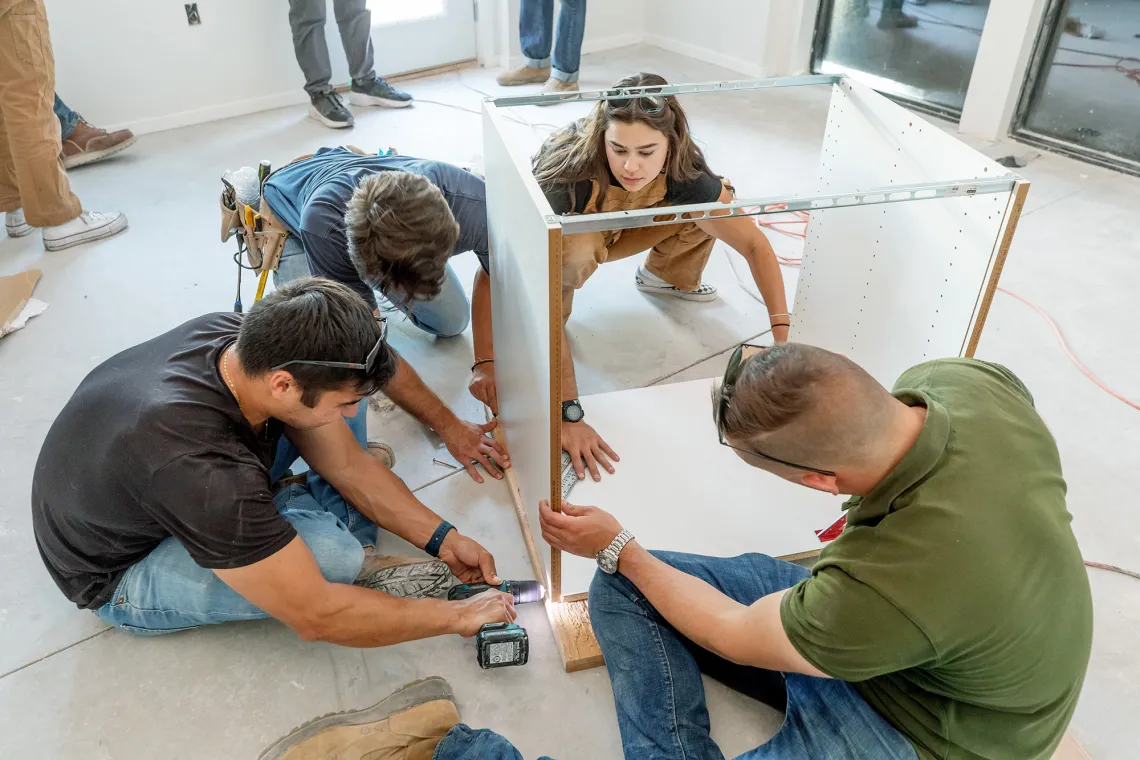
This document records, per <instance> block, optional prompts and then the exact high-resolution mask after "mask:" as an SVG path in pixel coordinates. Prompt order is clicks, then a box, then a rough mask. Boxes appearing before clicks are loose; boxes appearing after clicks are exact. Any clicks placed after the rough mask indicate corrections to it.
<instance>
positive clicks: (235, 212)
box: [219, 188, 289, 274]
mask: <svg viewBox="0 0 1140 760" xmlns="http://www.w3.org/2000/svg"><path fill="white" fill-rule="evenodd" d="M219 205H220V206H221V210H222V242H223V243H225V242H226V241H228V240H229V239H230V238H231V237H233V236H234V235H240V236H241V239H242V242H243V243H244V244H243V245H239V246H238V250H239V252H241V253H244V254H245V259H246V263H247V264H248V265H249V266H250V267H251V268H252V269H254V270H255V271H256V272H257V273H258V274H261V273H262V272H265V271H274V270H276V269H277V265H278V263H280V261H281V249H282V248H284V247H285V238H286V237H288V236H289V230H288V229H286V228H285V225H284V224H282V223H281V220H280V219H278V218H277V217H276V216H275V215H274V214H273V211H272V209H270V208H269V204H268V203H266V202H265V198H262V199H261V204H260V206H261V208H260V210H254V208H253V207H252V206H249V205H246V204H243V203H238V202H237V199H236V198H234V197H233V194H232V193H231V192H230V191H229V189H228V188H227V189H225V190H223V191H222V196H221V198H220V199H219Z"/></svg>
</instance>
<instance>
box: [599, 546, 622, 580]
mask: <svg viewBox="0 0 1140 760" xmlns="http://www.w3.org/2000/svg"><path fill="white" fill-rule="evenodd" d="M617 566H618V563H617V557H615V556H614V555H613V553H611V552H610V551H608V550H606V551H601V552H598V567H600V568H601V569H602V572H603V573H606V574H607V575H613V574H614V573H616V572H617Z"/></svg>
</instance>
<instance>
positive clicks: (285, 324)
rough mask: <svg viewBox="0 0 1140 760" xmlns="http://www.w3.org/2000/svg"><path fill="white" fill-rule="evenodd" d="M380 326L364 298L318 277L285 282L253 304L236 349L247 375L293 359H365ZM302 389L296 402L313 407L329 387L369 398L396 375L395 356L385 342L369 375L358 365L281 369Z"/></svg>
mask: <svg viewBox="0 0 1140 760" xmlns="http://www.w3.org/2000/svg"><path fill="white" fill-rule="evenodd" d="M380 335H381V326H380V323H379V322H378V321H377V320H376V317H375V316H373V314H372V310H371V309H370V308H369V307H368V305H367V304H366V303H364V299H362V298H361V297H360V296H358V295H357V294H356V293H353V292H352V291H351V290H350V289H349V288H347V287H345V286H344V285H341V284H340V283H338V282H333V281H332V280H326V279H323V278H320V277H303V278H301V279H298V280H294V281H292V282H289V283H287V284H285V285H283V286H281V287H280V288H278V289H277V290H275V291H274V292H272V293H270V294H269V295H267V296H266V297H265V298H263V299H261V300H260V301H258V302H257V303H256V304H254V306H253V308H252V309H251V310H250V312H249V314H246V315H245V318H244V319H242V323H241V329H240V330H239V331H238V339H237V353H238V358H239V359H240V360H241V364H242V367H243V368H244V370H245V371H246V373H247V374H249V375H252V376H255V377H256V376H259V375H263V374H265V373H266V372H269V371H270V370H272V369H273V368H274V367H277V366H280V365H282V364H285V363H286V362H289V361H294V360H297V359H305V360H309V361H331V362H354V363H361V364H363V363H364V360H365V359H366V358H367V356H368V353H369V352H370V351H371V350H372V348H373V347H374V346H375V345H376V341H377V340H378V339H379V338H380ZM284 369H285V370H286V371H288V372H289V374H291V375H292V376H293V379H294V380H296V381H297V385H298V386H299V387H300V389H301V402H302V403H303V404H305V405H306V406H308V407H314V406H316V405H317V403H318V402H319V401H320V397H321V395H322V394H324V393H325V392H326V391H330V390H348V389H350V390H352V391H353V392H355V393H359V394H360V395H361V396H371V395H372V394H373V393H376V392H377V391H380V390H383V388H384V386H386V385H387V384H388V382H389V381H390V380H391V379H392V377H393V376H394V375H395V374H396V355H395V354H394V353H393V352H392V351H391V349H389V348H388V345H387V343H384V344H383V345H382V346H381V347H380V353H379V354H378V355H377V357H376V362H375V364H374V365H373V367H372V371H371V372H370V373H365V372H364V371H363V370H358V369H345V368H337V367H322V366H318V365H313V364H290V365H289V366H288V367H285V368H284Z"/></svg>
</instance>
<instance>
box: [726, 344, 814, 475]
mask: <svg viewBox="0 0 1140 760" xmlns="http://www.w3.org/2000/svg"><path fill="white" fill-rule="evenodd" d="M767 348H769V346H756V345H753V344H751V343H742V344H741V345H739V346H737V347H736V350H735V351H733V352H732V356H730V357H729V358H728V366H727V367H726V368H725V370H724V380H723V381H722V382H721V386H720V406H719V407H717V410H716V434H717V438H718V439H719V440H720V445H721V446H727V447H728V448H730V449H732V450H733V451H739V452H742V453H744V454H751V455H752V456H754V457H760V458H761V459H764V460H766V461H769V462H775V463H776V464H782V465H784V466H785V467H794V468H795V469H797V470H807V471H808V472H814V473H816V474H818V475H830V476H832V477H834V476H835V473H834V472H832V471H831V470H820V469H817V468H815V467H808V466H807V465H803V464H796V463H795V462H787V461H785V460H783V459H777V458H776V457H770V456H768V455H767V454H762V453H760V452H759V451H756V450H755V449H742V448H739V447H737V446H733V445H732V444H731V443H729V442H728V441H726V440H724V417H725V415H726V414H727V413H728V404H729V402H730V401H731V400H732V394H733V391H734V390H736V381H737V380H738V379H739V378H740V368H741V367H742V366H743V365H744V360H745V359H748V358H751V357H753V356H755V355H756V354H758V353H760V352H761V351H763V350H765V349H767ZM745 351H748V354H747V355H745Z"/></svg>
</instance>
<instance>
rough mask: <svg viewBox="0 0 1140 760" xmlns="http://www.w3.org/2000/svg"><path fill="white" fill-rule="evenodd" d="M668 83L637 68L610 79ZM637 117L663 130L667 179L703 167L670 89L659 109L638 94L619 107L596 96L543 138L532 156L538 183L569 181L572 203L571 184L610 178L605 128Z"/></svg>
mask: <svg viewBox="0 0 1140 760" xmlns="http://www.w3.org/2000/svg"><path fill="white" fill-rule="evenodd" d="M668 85H669V83H668V82H666V81H665V78H664V77H661V76H659V75H657V74H645V73H639V74H634V75H633V76H628V77H626V78H625V79H622V80H621V81H618V82H615V83H614V88H615V89H616V88H627V87H666V86H668ZM615 121H617V122H621V123H622V124H634V123H637V122H641V123H642V124H645V125H646V126H648V127H650V128H651V129H655V130H657V131H658V132H660V133H661V134H663V135H665V137H666V139H668V141H669V156H668V157H667V158H666V160H665V173H666V176H667V177H668V179H669V180H670V181H673V182H678V181H685V180H693V179H696V178H697V177H699V176H700V175H701V174H703V173H705V172H708V170H709V169H708V163H707V162H706V161H705V156H704V154H703V153H702V152H701V149H700V148H698V147H697V145H696V143H694V142H693V138H692V137H691V136H690V135H689V120H688V119H686V118H685V110H684V109H683V108H681V104H680V103H678V102H677V98H675V97H673V96H672V95H668V96H665V107H664V108H663V109H662V110H661V111H660V112H659V113H648V112H646V110H645V108H644V107H643V105H642V102H641V101H640V100H639V99H638V98H632V99H630V101H629V102H628V103H625V104H623V105H622V106H621V107H617V106H614V105H612V103H611V101H607V100H599V101H598V102H597V104H596V105H595V106H594V110H593V111H592V112H591V113H590V115H589V116H587V117H585V118H583V119H578V120H577V121H575V122H572V123H571V124H569V125H567V126H565V127H563V128H562V129H560V130H558V131H557V132H555V133H554V134H552V135H550V137H548V138H547V139H546V142H544V143H543V144H542V147H541V148H540V149H539V151H538V153H537V154H535V157H534V159H533V161H532V162H531V168H532V169H533V171H534V176H535V178H536V179H537V180H538V182H539V184H540V185H542V186H544V187H549V186H552V185H569V190H570V196H571V198H570V203H571V208H573V206H574V204H575V199H574V197H573V196H574V186H575V185H576V184H577V183H579V182H583V181H585V180H592V179H596V180H598V182H599V183H600V184H601V185H602V187H603V189H604V188H605V187H607V186H608V185H609V184H610V168H609V162H608V161H607V160H606V145H605V140H606V129H607V128H608V127H609V126H610V124H611V123H613V122H615Z"/></svg>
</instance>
